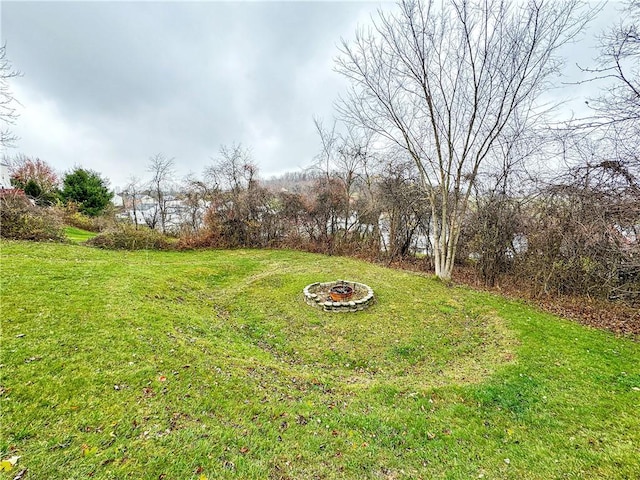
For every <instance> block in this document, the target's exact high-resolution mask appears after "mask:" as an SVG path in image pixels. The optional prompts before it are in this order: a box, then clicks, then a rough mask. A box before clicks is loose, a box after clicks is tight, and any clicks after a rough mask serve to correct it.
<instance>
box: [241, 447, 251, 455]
mask: <svg viewBox="0 0 640 480" xmlns="http://www.w3.org/2000/svg"><path fill="white" fill-rule="evenodd" d="M248 452H249V448H247V447H242V448H241V449H240V453H242V454H243V455H244V454H245V453H248Z"/></svg>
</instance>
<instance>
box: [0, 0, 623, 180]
mask: <svg viewBox="0 0 640 480" xmlns="http://www.w3.org/2000/svg"><path fill="white" fill-rule="evenodd" d="M380 6H381V8H386V9H388V8H393V6H394V5H393V3H389V2H385V3H372V2H355V1H352V2H320V1H318V2H211V1H207V2H189V3H185V2H134V3H129V2H115V1H114V2H88V1H85V2H37V3H36V2H23V1H19V2H12V1H7V0H2V1H1V2H0V25H1V27H2V28H1V33H2V35H1V36H2V41H3V42H6V46H7V56H8V58H9V59H10V60H11V62H12V63H13V65H14V67H15V68H16V69H18V70H20V71H21V72H22V73H23V76H22V77H20V78H17V79H15V80H14V81H12V83H11V85H12V90H13V93H14V96H15V97H16V98H17V99H18V100H19V102H20V104H21V106H20V107H19V112H20V117H19V119H18V122H17V124H16V125H15V127H14V128H13V131H14V133H16V134H17V135H18V136H19V137H20V140H19V141H18V143H17V148H14V149H9V150H6V151H5V152H3V153H5V154H8V155H15V154H16V153H24V154H26V155H29V156H33V157H39V158H41V159H43V160H45V161H47V162H48V163H49V164H51V165H52V166H53V167H54V168H55V169H56V170H58V171H59V172H60V173H63V172H65V171H68V170H69V169H71V168H73V167H74V166H76V165H77V166H82V167H85V168H89V169H93V170H96V171H98V172H100V173H101V174H102V175H103V176H105V177H107V178H108V179H109V180H110V181H111V185H112V186H113V187H116V186H124V185H125V184H126V183H127V180H128V179H129V178H130V177H131V176H132V175H136V176H138V177H140V178H145V177H147V176H148V174H147V172H146V168H147V164H148V159H149V157H150V156H151V155H153V154H156V153H160V152H162V153H164V154H165V155H166V156H168V157H174V158H175V161H176V164H177V166H178V173H179V175H180V176H183V175H186V174H187V173H189V172H193V173H196V174H200V173H201V172H202V170H203V168H204V167H205V166H206V165H207V164H209V163H211V158H215V157H216V156H217V154H218V149H219V147H220V145H221V144H231V143H233V142H241V143H242V144H243V145H245V146H247V147H249V148H250V149H251V150H252V153H253V159H254V161H255V162H256V163H257V164H258V166H259V168H260V173H261V176H262V177H269V176H271V175H275V174H280V173H283V172H285V171H292V170H298V169H300V168H303V167H306V166H308V165H309V164H310V163H311V162H312V160H313V157H314V156H315V155H316V153H317V152H318V149H319V141H318V137H317V134H316V132H315V129H314V124H313V116H314V115H315V116H318V117H322V118H325V119H326V121H330V120H331V117H332V115H333V111H334V110H333V102H334V101H335V99H336V97H337V96H338V94H339V93H340V92H342V91H344V89H345V87H346V83H345V81H344V80H343V79H342V78H341V77H340V76H339V75H338V74H337V73H335V72H334V71H333V58H334V57H335V56H336V54H337V44H338V43H339V41H340V38H341V37H351V36H352V35H353V33H354V32H355V29H356V26H357V25H358V24H362V23H363V22H367V21H368V19H369V15H370V14H371V13H372V12H374V11H375V9H376V8H378V7H380ZM619 6H620V3H619V2H613V4H611V5H609V6H608V7H607V8H606V9H605V10H604V12H603V13H602V14H601V15H600V17H599V18H598V19H597V21H596V22H595V23H594V25H593V26H592V31H591V32H589V33H588V38H586V39H585V40H583V41H582V42H580V43H579V44H577V45H574V46H572V47H571V49H570V50H567V51H566V54H567V57H568V58H567V69H568V72H567V73H568V74H569V75H570V76H571V78H574V79H575V78H578V75H579V74H578V72H579V71H578V69H577V67H575V63H576V62H579V63H581V64H582V65H584V66H588V65H589V64H590V63H592V60H593V58H594V57H595V56H596V54H597V52H596V51H595V49H593V44H594V40H593V38H592V37H593V34H595V33H596V32H598V31H600V30H602V29H603V28H604V27H605V26H607V25H609V24H611V23H612V22H614V21H615V20H616V16H617V14H616V7H619ZM589 88H593V87H591V86H590V87H586V86H580V87H577V86H573V87H572V88H570V89H567V90H566V91H564V92H562V93H560V92H559V93H557V94H554V95H571V97H572V98H573V100H574V104H573V105H580V104H583V103H584V99H585V97H586V96H587V95H588V94H589ZM569 91H570V92H569ZM566 108H575V107H573V106H567V107H566ZM577 108H580V107H579V106H578V107H577Z"/></svg>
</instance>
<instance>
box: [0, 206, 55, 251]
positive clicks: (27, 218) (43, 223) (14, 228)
mask: <svg viewBox="0 0 640 480" xmlns="http://www.w3.org/2000/svg"><path fill="white" fill-rule="evenodd" d="M0 236H1V237H3V238H10V239H13V240H34V241H42V240H55V241H62V240H63V239H64V231H63V229H62V222H61V221H60V219H59V218H58V217H57V216H56V215H55V213H54V211H53V210H52V209H49V208H45V207H37V206H35V205H33V204H32V203H31V202H30V201H29V200H28V199H27V198H26V197H24V196H22V195H7V196H3V197H0Z"/></svg>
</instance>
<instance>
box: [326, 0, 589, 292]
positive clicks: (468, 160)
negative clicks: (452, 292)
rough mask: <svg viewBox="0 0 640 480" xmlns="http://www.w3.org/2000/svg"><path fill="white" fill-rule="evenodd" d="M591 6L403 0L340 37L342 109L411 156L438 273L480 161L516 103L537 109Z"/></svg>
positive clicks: (447, 264) (444, 271) (449, 265)
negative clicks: (347, 84)
mask: <svg viewBox="0 0 640 480" xmlns="http://www.w3.org/2000/svg"><path fill="white" fill-rule="evenodd" d="M593 14H594V12H593V11H585V10H584V9H583V8H582V4H581V2H579V1H578V0H566V1H545V0H537V1H535V0H533V1H529V2H526V3H524V4H521V3H515V2H510V1H507V0H486V1H482V2H480V1H477V2H476V1H471V0H447V1H443V2H442V3H440V2H435V1H429V0H426V2H423V1H421V0H403V1H401V3H400V4H399V8H398V11H397V12H396V13H385V12H382V11H380V12H379V13H378V16H377V19H376V20H374V21H373V24H372V26H371V27H370V28H369V29H368V30H364V29H361V30H359V31H358V32H357V34H356V38H355V40H354V41H353V42H347V41H343V42H342V46H341V56H340V57H339V58H338V59H337V67H336V69H337V71H338V72H340V73H341V74H343V75H344V76H345V77H347V78H348V79H349V80H350V81H351V85H352V88H351V90H350V94H349V95H348V96H347V97H346V98H343V99H341V101H340V103H339V110H340V113H341V115H342V116H343V118H345V119H346V120H347V121H348V122H350V123H352V124H355V125H359V126H362V127H365V128H367V129H369V130H371V131H373V132H375V133H376V134H377V135H378V136H379V137H380V138H381V139H385V140H386V141H387V142H389V143H390V144H391V145H397V146H399V147H400V148H402V149H404V150H405V151H406V153H407V154H408V155H409V157H410V158H411V159H412V160H413V162H414V163H415V164H416V166H417V168H418V171H419V176H420V181H421V183H422V188H423V189H424V192H425V193H427V194H428V199H429V204H430V206H431V210H432V217H433V220H434V221H433V223H432V225H433V232H432V236H433V240H434V265H435V273H436V275H438V276H439V277H440V278H442V279H449V278H450V277H451V272H452V270H453V265H454V259H455V256H456V248H457V242H458V237H459V235H460V229H461V224H462V219H463V217H464V215H465V212H466V209H467V205H468V202H469V196H470V194H471V191H472V186H473V184H474V183H475V181H476V178H477V176H478V174H479V172H480V168H481V167H482V166H483V164H485V163H486V161H487V159H489V158H491V157H492V156H493V155H494V154H495V150H496V146H497V144H498V140H499V139H500V137H501V135H502V134H503V131H504V129H505V126H506V125H508V124H509V122H510V120H511V119H512V117H513V116H514V115H515V114H516V112H526V111H529V110H534V109H535V108H536V99H537V98H538V97H539V96H540V94H541V93H543V92H544V91H545V90H546V89H547V88H548V87H549V85H550V78H551V76H552V75H553V74H555V73H556V72H557V71H558V70H559V66H560V63H559V60H558V59H557V58H556V56H555V54H556V52H557V51H558V49H559V47H561V46H562V45H564V44H566V43H567V42H569V41H571V40H572V39H573V38H574V37H575V36H576V35H578V33H579V32H580V31H581V30H582V28H583V27H584V25H585V23H586V22H587V21H588V20H590V18H591V17H592V15H593ZM524 118H528V116H527V115H524Z"/></svg>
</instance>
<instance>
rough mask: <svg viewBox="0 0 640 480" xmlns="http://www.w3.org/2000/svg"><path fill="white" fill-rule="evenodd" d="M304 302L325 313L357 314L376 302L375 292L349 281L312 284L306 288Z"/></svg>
mask: <svg viewBox="0 0 640 480" xmlns="http://www.w3.org/2000/svg"><path fill="white" fill-rule="evenodd" d="M303 292H304V301H305V302H306V303H307V304H308V305H311V306H312V307H317V308H322V309H323V310H324V311H325V312H357V311H360V310H364V309H365V308H367V307H368V306H369V305H371V304H372V303H373V302H374V299H375V298H374V296H373V290H372V289H371V287H369V286H368V285H365V284H364V283H358V282H351V281H348V280H336V281H335V282H325V283H319V282H318V283H312V284H311V285H307V286H306V287H304V290H303Z"/></svg>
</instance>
